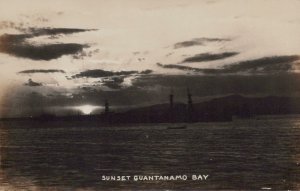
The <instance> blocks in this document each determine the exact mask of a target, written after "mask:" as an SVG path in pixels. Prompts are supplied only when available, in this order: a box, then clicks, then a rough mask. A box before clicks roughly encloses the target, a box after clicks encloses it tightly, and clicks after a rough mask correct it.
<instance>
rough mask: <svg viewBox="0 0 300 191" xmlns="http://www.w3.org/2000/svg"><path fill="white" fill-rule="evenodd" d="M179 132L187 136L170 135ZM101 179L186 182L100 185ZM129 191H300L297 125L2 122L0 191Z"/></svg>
mask: <svg viewBox="0 0 300 191" xmlns="http://www.w3.org/2000/svg"><path fill="white" fill-rule="evenodd" d="M180 126H185V127H186V128H185V129H168V127H180ZM103 175H105V176H122V175H123V176H131V177H133V176H134V175H142V176H150V175H152V176H154V175H158V176H160V175H165V176H171V175H186V176H187V177H188V180H176V181H175V180H169V181H147V180H145V181H133V180H129V181H103V180H102V176H103ZM192 175H209V176H208V178H207V180H192V179H191V177H192ZM131 189H133V190H183V189H184V190H192V189H193V190H206V189H214V190H215V189H217V190H218V189H227V190H239V189H245V190H300V118H297V117H295V118H265V119H260V120H257V119H251V120H239V121H233V122H224V123H194V124H151V125H149V124H148V125H142V124H138V125H136V124H135V125H123V126H122V125H118V126H109V125H107V126H102V127H101V126H99V125H97V124H88V123H83V124H81V123H73V124H72V123H70V122H68V123H67V122H48V123H42V122H1V125H0V190H131Z"/></svg>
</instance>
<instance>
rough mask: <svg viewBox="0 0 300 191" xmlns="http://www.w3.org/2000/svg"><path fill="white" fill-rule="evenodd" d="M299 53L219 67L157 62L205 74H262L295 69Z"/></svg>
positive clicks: (164, 66)
mask: <svg viewBox="0 0 300 191" xmlns="http://www.w3.org/2000/svg"><path fill="white" fill-rule="evenodd" d="M299 59H300V57H299V56H298V55H292V56H273V57H264V58H259V59H254V60H247V61H242V62H238V63H234V64H230V65H226V66H224V67H222V68H217V69H205V68H204V69H202V68H194V67H188V66H182V65H176V64H168V65H163V64H160V63H157V65H158V66H160V67H162V68H168V69H178V70H184V71H191V72H201V73H204V74H236V73H248V74H256V73H258V74H261V73H278V72H289V71H292V70H293V64H294V62H295V61H297V60H299Z"/></svg>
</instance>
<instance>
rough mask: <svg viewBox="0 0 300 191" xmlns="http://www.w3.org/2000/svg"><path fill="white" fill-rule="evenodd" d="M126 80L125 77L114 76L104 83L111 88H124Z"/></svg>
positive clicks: (103, 82)
mask: <svg viewBox="0 0 300 191" xmlns="http://www.w3.org/2000/svg"><path fill="white" fill-rule="evenodd" d="M123 82H124V77H112V78H107V79H105V80H103V81H102V84H103V85H105V86H106V87H108V88H111V89H120V88H122V86H121V84H122V83H123Z"/></svg>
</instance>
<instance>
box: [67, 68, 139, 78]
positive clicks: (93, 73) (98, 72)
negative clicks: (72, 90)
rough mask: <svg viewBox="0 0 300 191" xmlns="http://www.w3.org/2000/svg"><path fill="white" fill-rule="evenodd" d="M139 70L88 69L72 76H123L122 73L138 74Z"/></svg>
mask: <svg viewBox="0 0 300 191" xmlns="http://www.w3.org/2000/svg"><path fill="white" fill-rule="evenodd" d="M136 73H138V71H119V72H113V71H106V70H100V69H96V70H86V71H83V72H80V73H79V74H76V75H74V76H72V77H73V78H84V77H87V78H101V77H108V76H121V75H130V74H136Z"/></svg>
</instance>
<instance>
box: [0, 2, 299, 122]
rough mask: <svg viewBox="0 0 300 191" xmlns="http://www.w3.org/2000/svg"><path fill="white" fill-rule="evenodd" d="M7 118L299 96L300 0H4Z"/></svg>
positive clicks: (1, 45)
mask: <svg viewBox="0 0 300 191" xmlns="http://www.w3.org/2000/svg"><path fill="white" fill-rule="evenodd" d="M0 7H1V11H0V68H1V70H0V78H1V80H0V88H1V91H0V98H1V99H0V100H1V102H0V111H1V112H0V114H1V117H11V116H30V115H39V114H40V113H42V112H46V111H47V112H49V111H51V112H55V113H57V114H62V113H63V114H66V112H67V110H68V109H70V108H76V107H77V106H81V105H93V106H96V107H99V108H101V107H102V105H103V103H104V100H106V99H108V100H109V102H110V103H111V105H112V106H113V107H114V108H115V109H118V108H127V107H138V106H143V105H151V104H157V103H163V102H167V101H168V98H167V95H168V94H169V92H170V90H171V89H173V92H174V94H175V99H176V100H177V101H185V99H186V88H187V87H189V88H190V89H191V92H192V94H193V98H194V100H195V101H202V100H206V99H209V98H212V97H216V96H223V95H228V94H236V93H239V94H244V95H248V96H266V95H284V96H299V92H300V83H298V82H300V75H299V72H300V45H299V42H300V35H299V34H300V14H299V10H300V1H299V0H289V1H285V0H251V1H250V0H249V1H244V0H164V1H153V0H143V1H141V0H111V1H104V0H64V1H61V0H52V1H41V0H28V1H22V0H10V1H1V2H0Z"/></svg>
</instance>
